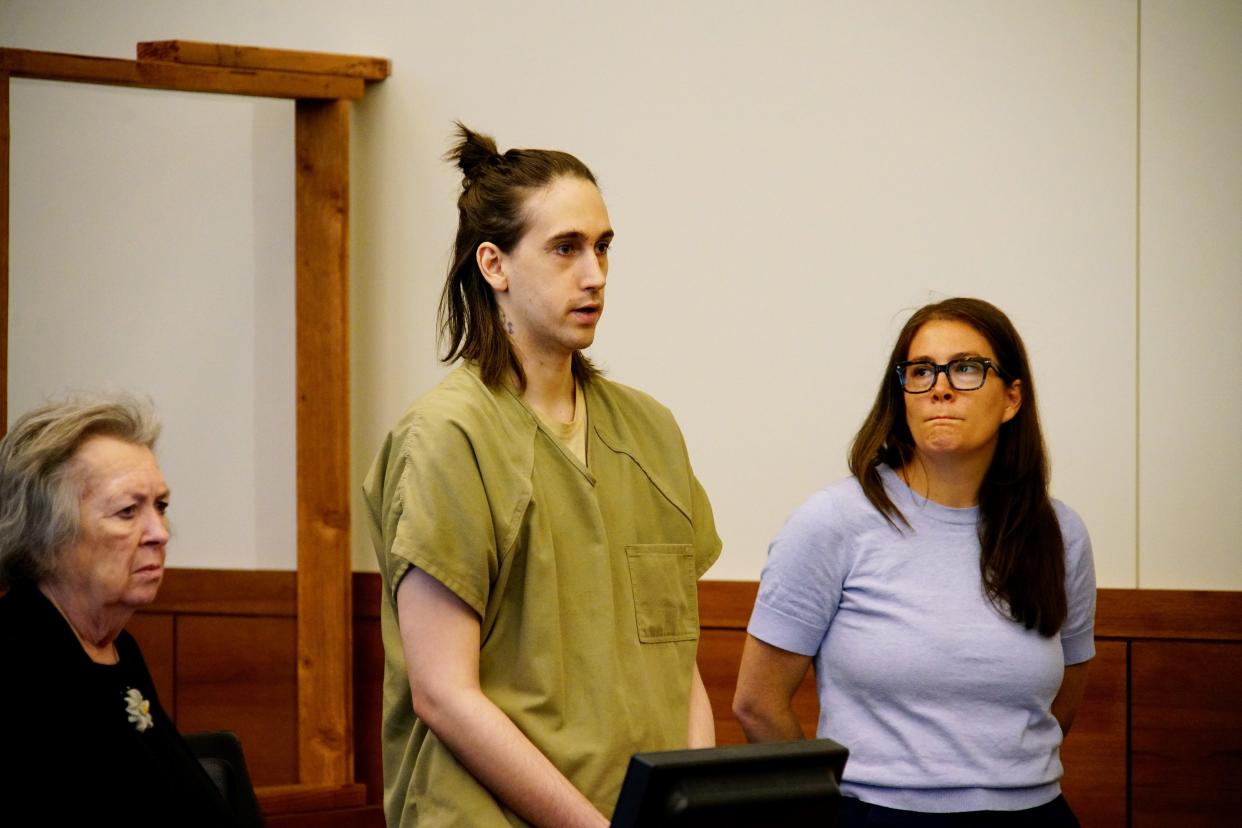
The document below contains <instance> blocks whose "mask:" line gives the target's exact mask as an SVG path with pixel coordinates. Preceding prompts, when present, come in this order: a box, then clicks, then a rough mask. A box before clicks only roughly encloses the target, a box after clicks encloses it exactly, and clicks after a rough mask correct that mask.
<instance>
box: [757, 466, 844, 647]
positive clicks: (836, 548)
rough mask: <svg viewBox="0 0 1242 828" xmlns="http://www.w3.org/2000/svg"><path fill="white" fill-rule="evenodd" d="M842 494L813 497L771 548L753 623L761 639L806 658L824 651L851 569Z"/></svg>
mask: <svg viewBox="0 0 1242 828" xmlns="http://www.w3.org/2000/svg"><path fill="white" fill-rule="evenodd" d="M838 494H839V490H836V491H834V490H833V489H831V488H830V489H826V490H823V491H820V492H817V493H815V494H814V495H812V496H811V497H810V498H809V499H808V500H807V501H806V502H805V503H803V504H802V505H801V506H799V507H798V509H797V510H795V511H794V513H793V514H792V515H790V516H789V519H788V520H787V521H786V522H785V525H784V527H782V528H781V530H780V532H779V533H778V534H777V536H776V538H775V539H774V540H773V541H772V543H771V545H770V546H769V547H768V560H767V563H766V564H765V565H764V568H763V573H762V574H761V576H760V578H759V594H758V596H757V597H756V599H755V607H754V610H753V611H752V612H751V616H750V623H749V625H748V626H747V632H748V633H750V634H751V635H753V636H754V637H755V638H757V639H759V640H760V641H763V642H764V643H766V644H771V645H772V646H774V647H779V648H780V649H782V650H786V651H788V652H791V653H799V654H800V655H805V656H813V655H815V654H816V653H817V652H819V648H820V645H821V644H822V643H823V640H824V636H825V635H826V634H827V632H828V625H829V624H831V623H832V618H833V616H834V615H835V614H836V611H837V606H838V604H839V603H840V600H841V591H842V589H843V585H844V582H845V575H846V573H847V572H848V570H849V562H848V561H847V560H846V556H847V554H848V551H849V544H848V543H847V542H846V541H847V538H846V537H845V532H846V529H845V526H844V524H843V522H842V521H841V519H840V514H839V510H838V508H837V503H836V500H837V498H838Z"/></svg>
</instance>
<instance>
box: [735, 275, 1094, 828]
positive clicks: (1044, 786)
mask: <svg viewBox="0 0 1242 828" xmlns="http://www.w3.org/2000/svg"><path fill="white" fill-rule="evenodd" d="M849 466H850V471H851V472H852V473H853V475H852V477H849V478H847V479H845V480H843V481H841V482H838V483H835V484H833V485H830V486H828V487H827V488H826V489H823V490H822V491H820V492H818V493H816V494H815V495H813V496H812V497H811V498H810V499H809V500H808V501H807V502H806V503H804V504H803V505H802V506H801V507H799V508H798V509H797V510H796V511H795V512H794V513H793V515H791V516H790V518H789V520H788V521H787V522H786V524H785V526H784V527H783V528H782V530H781V531H780V533H779V534H778V535H777V537H776V539H775V540H774V541H773V542H772V545H771V548H770V550H769V556H768V562H767V565H766V566H765V568H764V571H763V575H762V578H761V581H760V586H759V595H758V598H757V600H756V602H755V607H754V611H753V613H752V615H751V619H750V624H749V627H748V636H747V639H746V645H745V649H744V652H743V655H742V665H741V670H740V674H739V676H738V686H737V695H736V697H735V699H734V713H735V714H736V715H737V717H738V719H739V720H740V721H741V722H742V726H743V728H744V729H745V731H746V735H747V737H748V738H749V739H750V740H751V741H767V740H778V739H799V738H803V733H802V730H801V727H800V726H799V724H798V721H797V718H796V717H795V715H794V713H793V709H792V699H793V695H794V692H795V691H796V690H797V688H798V686H799V685H800V684H801V682H802V679H803V676H804V675H805V674H806V670H807V668H808V667H809V666H810V664H811V663H812V661H814V664H815V678H816V685H817V689H818V693H819V702H820V715H819V725H818V735H819V736H821V737H828V738H832V739H835V740H836V741H838V742H841V743H842V744H844V745H845V746H846V747H848V748H849V749H850V758H849V762H848V763H847V765H846V768H845V775H844V779H843V784H842V791H843V793H844V794H845V797H846V798H845V799H844V800H843V805H842V814H841V817H840V824H841V825H843V826H864V825H884V826H906V825H910V826H926V825H938V826H939V825H943V826H949V825H952V826H958V825H970V826H974V825H979V826H992V825H996V826H1041V827H1042V826H1076V825H1078V822H1077V820H1076V819H1075V817H1074V815H1073V813H1072V812H1071V811H1070V809H1069V806H1068V805H1067V804H1066V802H1065V799H1064V797H1062V796H1061V791H1060V784H1059V779H1060V777H1061V772H1062V768H1061V761H1060V757H1059V747H1060V744H1061V741H1062V739H1063V737H1064V734H1065V733H1066V732H1067V731H1068V730H1069V727H1070V724H1071V723H1072V722H1073V719H1074V713H1075V712H1076V710H1077V708H1078V705H1079V703H1080V701H1081V700H1082V695H1083V691H1084V689H1085V686H1086V678H1087V662H1088V661H1089V660H1090V659H1091V657H1092V656H1093V655H1094V654H1095V644H1094V616H1095V572H1094V567H1093V563H1092V557H1091V544H1090V541H1089V539H1088V537H1087V531H1086V528H1085V527H1084V525H1083V523H1082V521H1081V519H1079V517H1078V516H1077V515H1076V514H1075V513H1074V512H1073V511H1072V510H1071V509H1070V508H1069V507H1067V506H1065V505H1064V504H1063V503H1061V502H1059V501H1056V500H1053V499H1051V498H1050V497H1049V496H1048V476H1049V474H1048V461H1047V456H1046V452H1045V449H1044V441H1043V436H1042V434H1041V432H1040V427H1039V415H1038V412H1037V410H1036V405H1035V385H1034V381H1033V379H1032V376H1031V371H1030V366H1029V365H1028V362H1027V357H1026V349H1025V347H1024V346H1023V344H1022V340H1021V338H1020V337H1019V336H1018V333H1017V331H1016V330H1015V329H1014V327H1013V324H1012V323H1011V322H1010V321H1009V319H1008V318H1007V317H1006V316H1005V314H1004V313H1002V312H1001V311H1000V310H999V309H997V308H996V307H994V306H993V305H991V304H989V303H987V302H984V301H981V300H978V299H948V300H946V301H943V302H939V303H936V304H933V305H928V306H926V307H923V308H920V309H919V310H918V311H916V312H915V314H914V315H913V316H912V317H911V318H910V320H909V321H908V322H907V323H906V325H905V327H904V328H903V329H902V331H901V333H900V335H899V336H898V338H897V343H896V345H895V346H894V348H893V352H892V354H891V356H890V357H889V359H888V362H887V363H886V367H885V371H884V377H883V380H882V381H881V384H880V390H879V393H878V394H877V396H876V400H875V404H874V405H873V406H872V409H871V413H870V414H869V415H868V416H867V419H866V421H865V422H864V423H863V425H862V428H861V429H859V432H858V434H857V435H856V436H855V438H854V442H853V445H852V447H851V450H850V454H849Z"/></svg>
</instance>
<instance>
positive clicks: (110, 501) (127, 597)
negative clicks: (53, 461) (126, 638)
mask: <svg viewBox="0 0 1242 828" xmlns="http://www.w3.org/2000/svg"><path fill="white" fill-rule="evenodd" d="M70 462H71V463H74V464H76V465H77V466H78V470H77V471H78V474H80V475H81V480H82V492H81V501H80V508H81V511H80V515H81V517H80V524H79V529H78V539H77V541H76V542H75V543H74V544H73V545H72V546H70V547H69V548H67V549H65V550H63V551H62V553H61V555H60V557H59V558H58V560H57V564H56V572H55V575H54V577H55V578H56V579H57V580H58V581H60V582H62V584H63V585H64V586H66V587H70V588H73V589H75V590H76V591H77V592H78V594H79V595H80V596H81V597H83V598H85V599H86V600H88V601H89V602H90V603H91V604H92V605H94V606H95V607H97V608H104V607H118V606H119V607H127V608H130V609H136V608H138V607H141V606H144V605H146V604H149V603H151V602H152V601H154V600H155V594H156V592H157V591H159V587H160V581H161V580H163V578H164V554H165V545H166V544H167V543H168V523H167V520H166V519H165V517H164V511H165V510H166V509H167V508H168V496H169V494H168V486H167V484H166V483H165V482H164V476H163V475H162V474H161V473H160V468H159V466H158V465H157V464H156V462H155V455H154V454H153V453H152V452H151V450H150V449H149V448H147V447H146V446H136V445H133V444H132V443H126V442H124V441H122V440H118V439H116V438H114V437H104V436H100V437H92V438H90V439H89V440H87V441H86V442H85V443H83V444H82V445H81V447H79V448H78V451H77V453H76V454H74V456H73V459H72V460H70Z"/></svg>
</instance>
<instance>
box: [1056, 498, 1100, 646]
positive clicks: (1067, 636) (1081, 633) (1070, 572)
mask: <svg viewBox="0 0 1242 828" xmlns="http://www.w3.org/2000/svg"><path fill="white" fill-rule="evenodd" d="M1055 505H1056V512H1057V519H1058V520H1059V521H1060V523H1061V536H1062V539H1063V540H1064V542H1065V598H1066V602H1067V604H1068V612H1067V614H1066V617H1065V624H1064V625H1063V626H1062V627H1061V649H1062V651H1063V652H1064V653H1065V663H1066V664H1067V665H1070V664H1079V663H1081V662H1084V661H1089V660H1090V659H1091V658H1093V657H1094V656H1095V559H1094V557H1093V556H1092V553H1091V538H1090V536H1089V535H1088V534H1087V527H1086V524H1084V523H1083V521H1082V518H1080V517H1079V516H1078V514H1077V513H1076V512H1075V511H1074V510H1073V509H1071V508H1069V507H1068V506H1066V505H1065V504H1064V503H1061V502H1060V501H1056V504H1055Z"/></svg>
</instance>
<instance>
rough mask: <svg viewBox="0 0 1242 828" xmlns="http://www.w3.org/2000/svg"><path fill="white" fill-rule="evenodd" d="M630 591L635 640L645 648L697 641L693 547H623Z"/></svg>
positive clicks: (663, 545)
mask: <svg viewBox="0 0 1242 828" xmlns="http://www.w3.org/2000/svg"><path fill="white" fill-rule="evenodd" d="M625 557H626V562H627V563H628V564H629V567H630V587H631V588H632V589H633V590H634V615H635V616H636V619H637V621H638V640H639V641H642V642H643V643H645V644H657V643H659V642H662V641H687V640H693V639H696V638H698V637H699V600H698V592H697V586H696V578H695V573H694V547H693V546H691V545H690V544H688V543H648V544H636V545H633V546H627V547H625Z"/></svg>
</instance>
